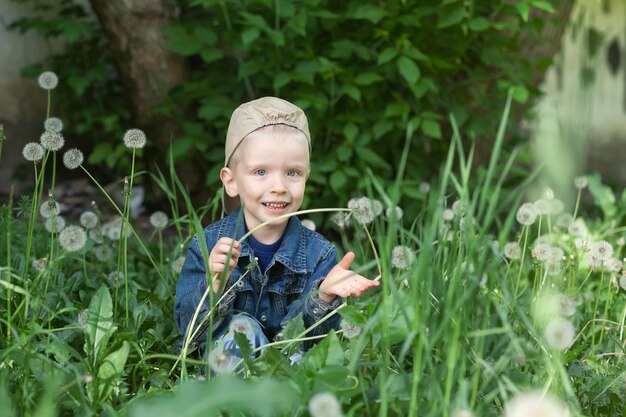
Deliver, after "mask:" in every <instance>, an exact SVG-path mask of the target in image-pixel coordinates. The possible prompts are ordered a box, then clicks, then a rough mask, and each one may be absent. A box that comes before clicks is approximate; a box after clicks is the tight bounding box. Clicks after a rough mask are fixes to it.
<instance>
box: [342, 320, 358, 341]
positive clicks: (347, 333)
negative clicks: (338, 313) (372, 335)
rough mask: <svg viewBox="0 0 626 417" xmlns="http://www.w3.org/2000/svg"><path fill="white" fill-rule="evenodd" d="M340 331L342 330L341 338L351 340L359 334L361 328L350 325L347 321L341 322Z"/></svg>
mask: <svg viewBox="0 0 626 417" xmlns="http://www.w3.org/2000/svg"><path fill="white" fill-rule="evenodd" d="M341 330H343V337H345V338H346V339H353V338H355V337H357V336H358V335H360V334H361V327H360V326H357V325H356V324H354V323H350V322H349V321H347V320H344V319H342V320H341Z"/></svg>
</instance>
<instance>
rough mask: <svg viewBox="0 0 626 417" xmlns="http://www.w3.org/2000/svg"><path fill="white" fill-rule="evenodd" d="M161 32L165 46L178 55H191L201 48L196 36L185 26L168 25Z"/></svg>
mask: <svg viewBox="0 0 626 417" xmlns="http://www.w3.org/2000/svg"><path fill="white" fill-rule="evenodd" d="M163 33H164V34H165V38H166V41H165V44H166V46H167V47H168V48H170V49H171V50H172V51H174V52H176V53H178V54H180V55H184V56H187V55H193V54H195V53H198V52H199V51H200V50H201V49H202V43H200V42H198V38H196V37H195V36H194V35H193V34H191V33H189V31H188V30H187V29H186V28H185V27H182V26H169V27H167V28H165V29H164V30H163Z"/></svg>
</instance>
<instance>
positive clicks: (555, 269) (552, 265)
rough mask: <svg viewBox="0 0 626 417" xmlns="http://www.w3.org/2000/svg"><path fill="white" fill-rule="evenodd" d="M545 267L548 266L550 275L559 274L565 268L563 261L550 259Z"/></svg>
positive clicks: (547, 270)
mask: <svg viewBox="0 0 626 417" xmlns="http://www.w3.org/2000/svg"><path fill="white" fill-rule="evenodd" d="M545 268H546V272H547V273H548V275H550V276H553V277H555V276H557V275H559V274H560V273H561V271H562V270H563V269H562V268H561V263H560V262H551V261H548V262H546V264H545Z"/></svg>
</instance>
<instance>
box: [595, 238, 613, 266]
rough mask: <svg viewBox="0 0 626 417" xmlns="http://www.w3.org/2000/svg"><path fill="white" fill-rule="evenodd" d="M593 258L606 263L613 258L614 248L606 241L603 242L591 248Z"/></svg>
mask: <svg viewBox="0 0 626 417" xmlns="http://www.w3.org/2000/svg"><path fill="white" fill-rule="evenodd" d="M591 256H592V257H593V258H594V259H596V260H598V261H599V262H606V261H608V260H609V259H611V257H612V256H613V246H611V244H610V243H609V242H607V241H606V240H601V241H599V242H596V243H594V244H593V245H592V246H591Z"/></svg>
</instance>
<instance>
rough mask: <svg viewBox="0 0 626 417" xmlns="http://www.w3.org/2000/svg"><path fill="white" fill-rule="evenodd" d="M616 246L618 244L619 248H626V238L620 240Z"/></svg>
mask: <svg viewBox="0 0 626 417" xmlns="http://www.w3.org/2000/svg"><path fill="white" fill-rule="evenodd" d="M615 244H617V246H624V245H626V238H624V236H622V237H620V238H618V239H617V240H616V241H615Z"/></svg>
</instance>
